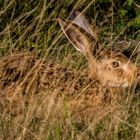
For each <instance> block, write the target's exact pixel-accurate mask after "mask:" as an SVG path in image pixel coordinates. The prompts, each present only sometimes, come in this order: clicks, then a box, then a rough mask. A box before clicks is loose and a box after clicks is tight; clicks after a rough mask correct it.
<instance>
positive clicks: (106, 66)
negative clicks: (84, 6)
mask: <svg viewBox="0 0 140 140" xmlns="http://www.w3.org/2000/svg"><path fill="white" fill-rule="evenodd" d="M75 17H76V18H75V19H74V20H72V21H64V20H62V19H61V18H58V22H59V24H60V26H61V28H62V30H63V32H64V34H65V35H66V37H67V38H68V40H69V41H70V42H71V43H72V44H73V46H75V48H76V49H77V50H78V51H80V52H82V53H83V54H84V55H85V57H86V58H87V59H88V62H89V68H90V71H89V74H90V77H91V78H92V77H94V78H95V76H96V78H97V79H98V80H99V81H100V82H101V83H102V84H103V85H107V86H109V87H123V88H127V87H130V86H132V85H134V84H136V83H137V82H138V81H139V78H140V76H139V74H140V67H138V66H136V64H135V63H133V62H132V61H131V60H130V59H129V58H127V57H126V56H125V55H124V54H123V53H121V52H115V51H112V50H111V51H109V50H107V49H105V48H103V47H102V46H101V45H100V44H99V43H98V39H97V34H96V32H94V31H93V30H92V28H91V26H90V24H89V22H88V21H87V20H86V19H85V18H84V16H83V15H82V14H81V13H79V12H76V13H75Z"/></svg>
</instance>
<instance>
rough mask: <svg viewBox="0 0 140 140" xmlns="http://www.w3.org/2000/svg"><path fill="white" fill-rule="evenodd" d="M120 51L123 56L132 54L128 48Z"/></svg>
mask: <svg viewBox="0 0 140 140" xmlns="http://www.w3.org/2000/svg"><path fill="white" fill-rule="evenodd" d="M122 53H123V54H124V55H125V56H127V57H130V56H131V55H132V54H131V51H130V50H128V49H125V50H123V51H122Z"/></svg>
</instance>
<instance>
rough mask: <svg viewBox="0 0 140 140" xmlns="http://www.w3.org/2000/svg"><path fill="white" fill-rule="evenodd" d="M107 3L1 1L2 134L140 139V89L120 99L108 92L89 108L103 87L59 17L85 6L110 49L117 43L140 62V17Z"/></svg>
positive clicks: (48, 139) (63, 139)
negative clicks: (90, 72)
mask: <svg viewBox="0 0 140 140" xmlns="http://www.w3.org/2000/svg"><path fill="white" fill-rule="evenodd" d="M115 2H116V1H115ZM132 2H133V1H132ZM126 3H127V1H126ZM106 4H107V5H106V6H105V8H103V9H102V3H101V2H97V3H95V2H94V1H81V0H79V1H74V0H67V1H65V2H63V1H58V0H56V1H53V0H52V1H50V2H48V1H47V0H44V1H41V0H36V1H33V0H31V1H27V0H23V1H21V0H17V1H16V0H5V1H4V2H3V1H0V5H1V6H0V57H1V60H0V110H1V111H0V139H3V140H6V139H11V140H24V139H25V140H26V139H31V140H38V139H39V140H75V139H76V140H102V139H106V140H139V138H140V102H139V99H140V89H139V87H135V88H134V89H132V90H128V91H127V92H124V93H119V95H117V96H116V95H113V97H112V94H111V93H110V91H108V96H106V94H105V93H106V92H107V91H106V89H103V90H102V93H103V94H99V95H95V97H96V98H95V97H94V98H95V99H94V100H92V105H91V106H88V107H87V105H86V104H88V103H87V102H90V99H91V98H92V97H91V96H92V94H91V93H93V92H95V91H96V92H95V93H97V91H99V90H101V89H100V87H99V86H98V82H97V81H91V80H90V79H89V78H88V76H87V75H88V70H85V68H86V67H87V61H86V60H85V58H84V57H83V56H82V55H81V54H80V53H78V52H76V51H75V49H74V48H73V47H72V45H71V44H70V43H69V42H68V41H67V40H66V38H65V37H64V36H62V32H61V30H60V27H59V26H58V25H57V22H56V21H55V19H56V17H57V16H61V17H63V18H66V17H69V15H70V13H69V12H68V11H72V10H73V9H74V8H76V9H77V8H78V9H80V10H84V11H85V13H86V14H87V15H88V16H91V17H90V20H91V23H93V22H95V21H96V23H97V25H98V26H99V29H100V30H99V31H100V36H101V41H102V43H103V44H105V47H108V44H109V42H111V45H112V46H113V49H117V50H123V51H125V52H126V54H127V55H129V56H130V57H131V58H132V60H135V61H136V63H138V64H139V61H140V59H139V52H140V51H139V48H140V42H139V39H140V38H139V37H140V36H139V33H140V30H139V26H138V24H137V22H136V19H137V20H138V16H136V17H133V18H132V19H131V18H130V19H123V18H128V17H126V15H124V17H122V16H123V14H122V15H121V14H120V15H116V14H115V12H114V11H115V10H116V6H114V7H113V6H112V5H113V3H109V2H108V3H106ZM115 4H116V3H115ZM133 4H134V3H133ZM116 5H117V4H116ZM124 5H125V4H124ZM113 8H114V9H113ZM134 8H135V10H136V11H138V10H137V5H135V4H134ZM113 10H114V11H113ZM105 11H106V12H105ZM117 12H118V11H117ZM119 12H120V11H119ZM119 12H118V13H117V14H119ZM121 12H124V11H121ZM110 13H111V14H110ZM113 13H114V16H113ZM93 15H95V16H93ZM110 25H111V26H110ZM124 44H125V45H124ZM126 48H127V51H126ZM15 53H17V55H14V54H15ZM15 60H16V61H15ZM95 85H96V87H95ZM10 93H14V95H15V96H14V98H13V99H11V98H10V97H11V94H10ZM83 95H84V96H83ZM15 97H16V98H15ZM110 97H111V98H110ZM118 97H119V99H118ZM77 100H78V101H79V102H78V103H80V105H79V104H77V102H75V101H77ZM81 104H83V106H81ZM79 106H81V108H80V109H81V112H80V111H77V110H79ZM93 106H94V108H93ZM71 107H72V108H73V110H70V108H71ZM83 110H85V112H86V113H85V112H84V111H83ZM87 112H88V114H87ZM80 113H81V114H80ZM79 116H80V117H79Z"/></svg>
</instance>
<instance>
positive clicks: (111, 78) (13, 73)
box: [0, 11, 140, 120]
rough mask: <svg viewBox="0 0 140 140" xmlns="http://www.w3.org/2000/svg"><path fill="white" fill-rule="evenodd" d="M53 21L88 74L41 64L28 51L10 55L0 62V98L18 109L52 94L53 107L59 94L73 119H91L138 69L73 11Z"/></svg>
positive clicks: (136, 76)
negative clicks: (70, 15) (79, 55)
mask: <svg viewBox="0 0 140 140" xmlns="http://www.w3.org/2000/svg"><path fill="white" fill-rule="evenodd" d="M57 21H58V22H59V24H60V26H61V29H62V31H63V32H64V34H65V35H66V37H67V38H68V40H69V41H70V42H71V44H72V45H73V46H74V47H75V48H76V49H77V50H78V51H80V52H81V53H82V54H83V55H84V56H85V57H86V58H87V60H88V65H89V69H88V70H87V71H88V72H86V71H81V70H79V71H77V70H74V69H70V68H67V67H62V66H61V65H59V64H55V63H54V62H46V61H44V60H42V59H38V58H37V57H35V56H34V55H32V54H29V53H21V54H12V55H10V56H6V57H3V58H2V59H1V60H0V90H1V94H2V95H1V98H2V97H3V96H4V99H6V101H7V102H13V103H14V104H17V107H19V104H20V105H23V107H24V105H25V102H29V101H28V100H29V99H32V100H33V102H35V100H36V99H37V98H40V99H43V98H45V99H46V100H45V103H46V104H47V103H49V100H50V99H51V97H54V98H53V99H54V104H56V105H58V104H57V103H58V102H59V101H60V100H61V99H63V98H65V99H66V100H67V101H68V106H69V108H70V111H71V112H72V115H73V116H74V118H76V119H81V120H92V118H93V116H94V114H95V111H96V110H100V109H101V108H105V107H109V106H108V105H107V106H106V104H108V103H109V102H110V101H109V100H110V99H112V98H114V97H115V96H116V95H117V96H120V94H119V93H122V92H123V91H124V90H126V89H128V88H129V87H133V86H134V85H135V84H136V83H137V82H138V81H139V79H140V76H139V74H140V67H138V66H136V64H135V63H133V62H132V61H131V60H130V59H129V58H127V57H126V56H125V55H124V54H122V53H121V52H115V51H110V50H107V49H106V48H104V47H103V46H102V45H101V44H99V40H98V35H97V33H96V32H95V31H94V30H93V29H92V27H91V25H90V24H89V22H88V21H87V20H86V18H85V17H84V16H83V15H82V14H81V13H79V12H78V11H76V12H75V16H74V19H73V20H71V21H65V20H62V19H61V18H58V19H57ZM63 93H64V94H63ZM29 97H30V98H29ZM4 99H3V98H2V100H4ZM107 99H109V100H107ZM36 102H37V101H36ZM42 102H43V101H42ZM60 102H61V103H62V101H60ZM1 103H2V101H1ZM3 104H6V103H5V102H3ZM61 107H63V103H62V105H61ZM61 107H60V108H61ZM14 108H15V107H14Z"/></svg>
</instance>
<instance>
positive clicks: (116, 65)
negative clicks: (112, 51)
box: [111, 61, 120, 68]
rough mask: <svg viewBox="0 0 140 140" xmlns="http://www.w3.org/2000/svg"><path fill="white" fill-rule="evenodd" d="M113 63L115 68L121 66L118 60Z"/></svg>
mask: <svg viewBox="0 0 140 140" xmlns="http://www.w3.org/2000/svg"><path fill="white" fill-rule="evenodd" d="M111 65H112V67H114V68H116V67H119V65H120V64H119V62H118V61H113V62H112V63H111Z"/></svg>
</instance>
